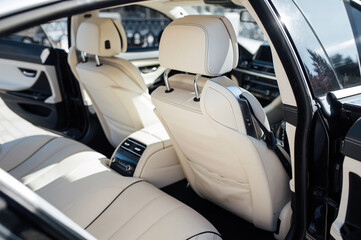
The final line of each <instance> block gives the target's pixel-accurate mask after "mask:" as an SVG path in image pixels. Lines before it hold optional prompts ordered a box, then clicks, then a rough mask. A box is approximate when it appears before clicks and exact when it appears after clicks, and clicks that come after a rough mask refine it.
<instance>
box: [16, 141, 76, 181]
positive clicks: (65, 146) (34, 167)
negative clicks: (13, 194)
mask: <svg viewBox="0 0 361 240" xmlns="http://www.w3.org/2000/svg"><path fill="white" fill-rule="evenodd" d="M53 139H55V138H53ZM53 139H52V140H53ZM50 142H51V141H49V142H48V143H50ZM72 145H73V143H68V144H67V145H64V146H63V147H62V148H60V149H57V151H56V152H53V153H52V155H53V156H54V155H55V154H57V153H59V152H60V151H63V150H64V149H66V148H67V147H69V146H72ZM44 146H45V145H44ZM44 146H43V147H44ZM39 150H40V149H39ZM39 150H38V151H39ZM38 151H37V152H38ZM34 154H35V153H34ZM34 154H33V155H31V156H30V157H33V156H34ZM70 155H72V154H70ZM70 155H67V156H66V157H64V158H60V159H59V161H57V162H56V163H59V162H60V161H62V160H64V159H65V158H67V157H69V156H70ZM30 157H29V158H27V159H26V160H28V159H30ZM47 160H49V157H47V158H45V159H44V161H42V162H41V163H39V164H37V165H36V166H33V168H31V169H30V170H28V171H27V172H26V173H25V174H24V175H23V177H24V176H26V175H28V174H29V173H30V172H32V171H33V170H34V169H36V168H37V167H39V166H41V165H42V164H43V163H44V162H46V161H47ZM23 163H25V161H24V162H23Z"/></svg>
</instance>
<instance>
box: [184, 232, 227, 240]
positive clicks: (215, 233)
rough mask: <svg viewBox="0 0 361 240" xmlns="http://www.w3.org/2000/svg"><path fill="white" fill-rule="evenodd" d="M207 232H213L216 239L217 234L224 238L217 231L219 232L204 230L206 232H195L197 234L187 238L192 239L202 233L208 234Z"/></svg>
mask: <svg viewBox="0 0 361 240" xmlns="http://www.w3.org/2000/svg"><path fill="white" fill-rule="evenodd" d="M206 233H213V234H214V235H213V239H215V237H216V236H219V237H220V238H222V236H221V235H220V234H219V233H217V232H213V231H204V232H200V233H197V234H195V235H193V236H191V237H189V238H187V239H186V240H190V239H192V238H194V237H198V236H200V235H202V234H206Z"/></svg>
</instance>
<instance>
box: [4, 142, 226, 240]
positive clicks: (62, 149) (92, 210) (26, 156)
mask: <svg viewBox="0 0 361 240" xmlns="http://www.w3.org/2000/svg"><path fill="white" fill-rule="evenodd" d="M103 159H105V157H104V156H103V155H102V154H100V153H96V152H94V151H93V150H91V149H90V148H88V147H86V146H85V145H83V144H81V143H78V142H75V141H73V140H70V139H67V138H57V137H53V136H32V137H26V138H22V139H18V140H15V141H12V142H9V143H5V144H3V145H1V146H0V167H1V168H2V169H3V170H5V171H7V172H8V173H10V174H11V175H12V176H14V177H15V178H17V179H18V180H19V181H21V182H22V183H23V184H25V185H26V186H27V187H29V188H30V189H32V190H33V191H35V192H36V193H37V194H39V195H40V196H41V197H43V198H44V199H45V200H47V201H48V202H50V203H51V204H52V205H53V206H55V207H56V208H58V209H59V210H60V211H62V212H63V213H64V214H65V215H67V216H68V217H69V218H71V219H72V220H73V221H75V222H76V223H77V224H79V225H80V226H81V227H82V228H84V229H86V230H87V231H89V232H90V233H91V234H92V235H94V236H95V237H96V238H98V239H141V240H144V239H193V240H195V239H197V240H200V239H205V240H206V239H221V238H220V237H219V233H218V232H217V230H216V229H215V228H214V227H213V226H212V225H211V224H210V223H209V222H208V221H207V220H206V219H204V218H203V217H202V216H201V215H200V214H198V213H197V212H195V211H194V210H192V209H191V208H189V207H187V206H186V205H184V204H183V203H181V202H179V201H178V200H175V199H174V198H172V197H170V196H168V195H167V194H165V193H164V192H162V191H160V190H159V189H157V188H155V187H154V186H152V185H151V184H149V183H147V182H145V181H144V180H142V179H137V178H128V177H123V176H121V175H119V174H118V173H116V172H113V171H112V170H110V169H109V168H108V167H106V166H105V165H103V164H102V163H101V161H102V160H103ZM2 174H3V173H2Z"/></svg>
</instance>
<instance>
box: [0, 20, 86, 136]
mask: <svg viewBox="0 0 361 240" xmlns="http://www.w3.org/2000/svg"><path fill="white" fill-rule="evenodd" d="M67 28H68V25H67V19H66V18H64V19H60V20H57V21H54V22H51V23H47V24H44V25H42V26H36V27H32V28H29V29H26V30H23V31H21V32H18V33H14V34H12V35H9V36H5V37H3V38H1V39H0V72H1V75H0V97H1V98H2V99H3V101H4V102H5V103H6V105H7V106H8V107H9V108H10V109H11V110H12V111H14V112H15V113H17V114H18V115H19V116H21V117H23V118H24V119H26V120H28V121H29V122H31V123H33V124H34V125H37V126H40V127H43V128H47V129H51V130H54V131H57V132H60V133H63V134H66V135H69V136H71V137H73V138H79V136H80V135H82V132H84V131H85V128H86V117H85V111H84V106H83V104H82V101H81V94H80V90H79V86H78V83H77V81H76V80H75V79H74V77H73V75H72V73H71V70H70V68H69V66H68V65H67V53H66V50H67V42H68V35H67Z"/></svg>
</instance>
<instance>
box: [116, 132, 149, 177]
mask: <svg viewBox="0 0 361 240" xmlns="http://www.w3.org/2000/svg"><path fill="white" fill-rule="evenodd" d="M145 149H146V146H145V145H144V144H142V143H140V142H138V141H136V140H134V139H132V138H128V139H126V140H125V141H124V142H123V143H122V144H121V145H119V146H118V148H117V149H116V151H115V153H114V154H113V157H112V159H111V164H110V168H111V169H113V170H115V171H117V172H118V173H120V174H122V175H124V176H133V174H134V171H135V168H136V167H137V164H138V161H139V159H140V157H141V156H142V154H143V152H144V150H145Z"/></svg>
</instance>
